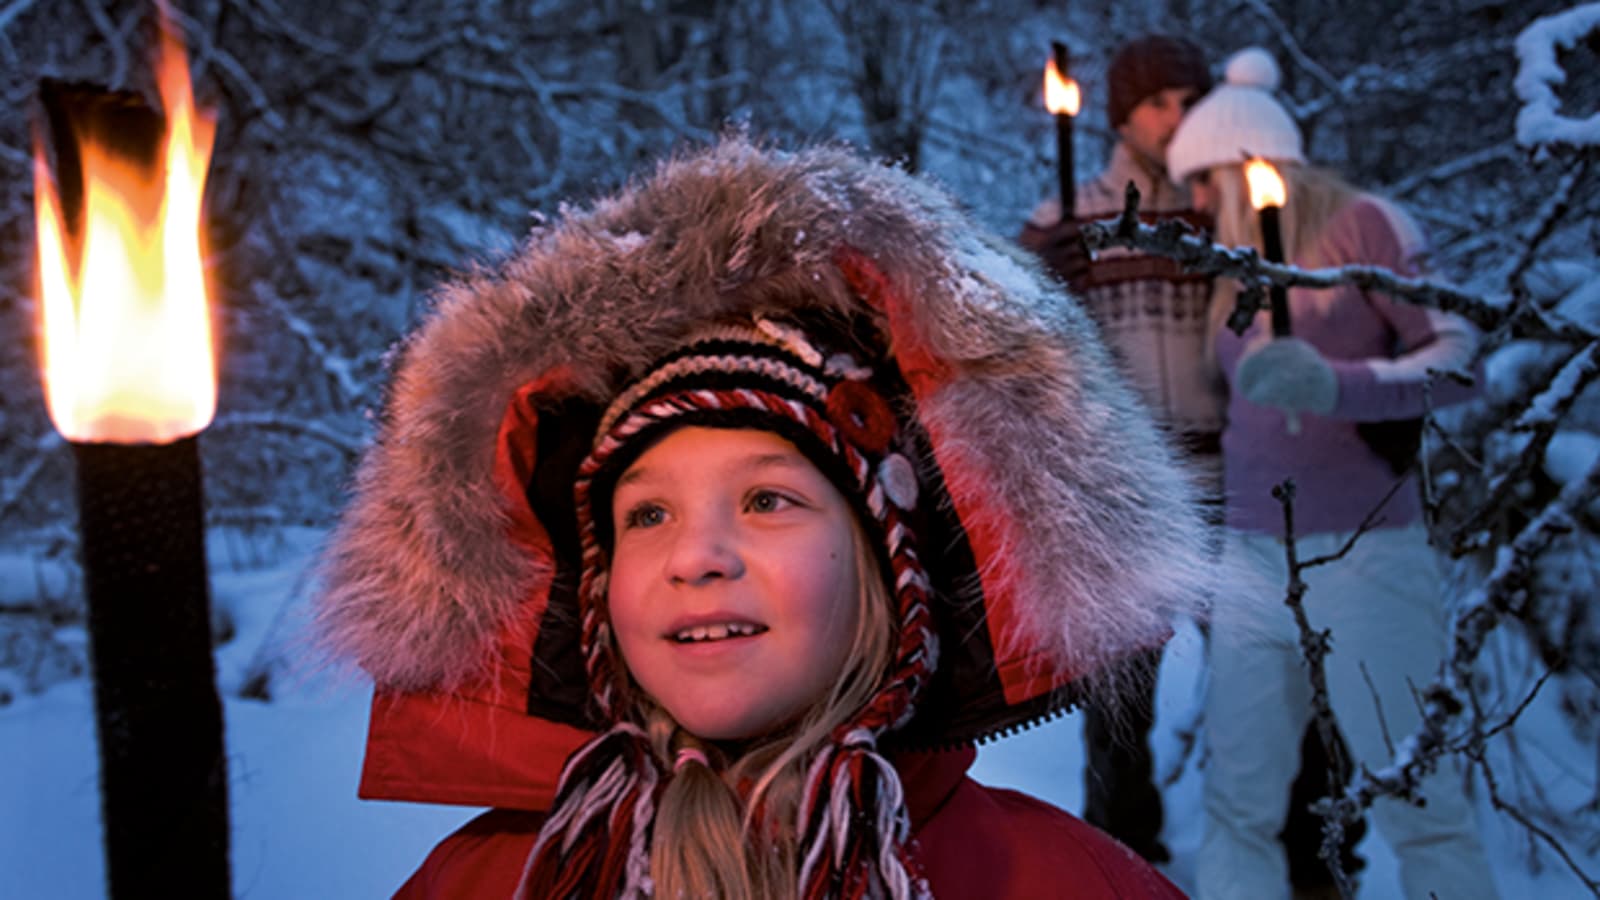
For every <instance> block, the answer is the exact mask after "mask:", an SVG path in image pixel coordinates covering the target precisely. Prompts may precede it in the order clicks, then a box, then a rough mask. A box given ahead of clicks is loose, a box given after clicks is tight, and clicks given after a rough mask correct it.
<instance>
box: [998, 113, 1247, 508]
mask: <svg viewBox="0 0 1600 900" xmlns="http://www.w3.org/2000/svg"><path fill="white" fill-rule="evenodd" d="M1129 181H1132V182H1133V183H1134V185H1135V186H1137V187H1138V189H1139V209H1140V211H1141V218H1144V219H1146V220H1147V221H1154V220H1158V219H1168V218H1174V217H1178V218H1184V219H1188V220H1189V221H1191V222H1193V223H1195V224H1197V225H1199V224H1201V223H1202V221H1203V219H1202V217H1201V216H1200V215H1198V214H1197V213H1195V212H1194V211H1193V210H1192V209H1191V208H1190V206H1189V196H1188V193H1187V192H1186V191H1184V190H1183V189H1182V188H1181V187H1179V186H1177V185H1175V184H1173V183H1172V182H1171V181H1169V180H1168V179H1167V177H1166V174H1165V173H1164V172H1159V171H1151V170H1150V169H1149V168H1146V167H1145V166H1143V165H1141V164H1140V163H1139V161H1138V159H1137V158H1135V156H1134V154H1133V152H1132V151H1131V150H1129V149H1128V147H1127V145H1126V144H1121V143H1119V144H1118V145H1117V146H1116V149H1115V150H1113V151H1112V154H1111V159H1110V160H1109V162H1108V163H1107V165H1106V168H1105V171H1103V172H1101V173H1100V175H1099V176H1098V177H1097V178H1094V179H1093V180H1090V181H1085V182H1082V183H1080V184H1079V185H1078V196H1077V204H1076V209H1075V210H1074V213H1075V217H1076V218H1077V219H1078V220H1080V221H1088V220H1094V219H1105V218H1110V217H1113V216H1116V215H1118V214H1120V213H1121V212H1122V208H1123V204H1124V200H1125V198H1124V194H1125V193H1126V189H1127V184H1128V182H1129ZM1060 219H1061V203H1060V200H1059V199H1057V198H1054V197H1052V198H1050V199H1048V200H1045V201H1044V202H1043V203H1041V204H1039V206H1038V208H1037V209H1035V210H1034V212H1033V216H1032V218H1031V219H1030V220H1029V222H1028V223H1027V225H1025V226H1024V227H1023V231H1022V237H1021V243H1022V244H1023V246H1025V247H1037V246H1039V245H1040V244H1041V243H1043V242H1044V240H1045V238H1046V235H1047V234H1048V229H1049V228H1051V227H1052V226H1054V225H1055V224H1056V223H1058V222H1059V221H1060ZM1077 294H1078V296H1079V299H1081V300H1082V301H1083V304H1084V308H1085V309H1086V310H1087V311H1088V313H1089V315H1090V316H1091V317H1092V318H1093V319H1094V320H1095V322H1096V323H1098V324H1099V326H1100V331H1101V335H1102V336H1103V337H1104V338H1105V341H1106V345H1107V346H1108V347H1109V348H1110V349H1111V352H1112V354H1113V355H1114V356H1115V357H1116V358H1117V360H1118V362H1119V363H1120V364H1121V367H1122V371H1123V373H1124V374H1125V375H1126V376H1127V377H1128V379H1129V380H1130V381H1131V382H1132V384H1133V385H1134V387H1135V388H1136V389H1137V390H1138V391H1139V394H1140V396H1141V397H1142V398H1143V399H1144V401H1145V403H1146V404H1147V405H1148V406H1149V407H1150V409H1151V410H1152V411H1153V412H1154V413H1155V415H1156V418H1157V420H1158V421H1161V422H1162V423H1163V424H1165V425H1166V426H1167V427H1168V428H1169V429H1170V430H1171V431H1172V432H1173V434H1174V437H1175V438H1176V439H1177V440H1178V441H1179V442H1180V443H1181V444H1182V445H1184V446H1185V448H1186V449H1187V450H1188V451H1189V456H1190V460H1191V463H1192V464H1193V466H1194V469H1195V471H1196V475H1197V478H1198V479H1199V482H1200V486H1201V489H1202V490H1203V491H1204V492H1205V493H1206V494H1207V495H1208V496H1215V495H1218V494H1219V493H1220V490H1221V481H1222V468H1221V462H1220V460H1219V458H1218V456H1217V453H1218V449H1219V443H1218V434H1219V432H1220V431H1221V430H1222V417H1223V407H1224V402H1225V398H1224V396H1223V385H1222V382H1221V381H1220V380H1219V379H1218V378H1217V375H1216V371H1215V369H1214V368H1213V367H1212V366H1211V365H1210V363H1209V361H1208V360H1207V354H1206V343H1207V334H1206V330H1207V309H1208V307H1209V303H1210V298H1211V278H1210V276H1208V275H1199V274H1193V273H1188V272H1185V271H1183V269H1182V267H1181V266H1179V265H1178V264H1177V263H1176V262H1174V261H1173V260H1170V259H1167V258H1165V257H1160V256H1151V255H1148V254H1144V253H1138V252H1135V251H1130V250H1125V249H1121V248H1111V249H1108V250H1102V251H1099V252H1098V253H1097V254H1096V255H1095V259H1094V263H1093V264H1092V265H1091V266H1090V269H1089V277H1088V280H1087V283H1086V284H1085V285H1083V286H1082V287H1081V288H1080V289H1079V290H1078V291H1077Z"/></svg>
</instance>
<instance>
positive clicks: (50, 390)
mask: <svg viewBox="0 0 1600 900" xmlns="http://www.w3.org/2000/svg"><path fill="white" fill-rule="evenodd" d="M157 80H158V82H159V85H160V91H161V99H162V104H163V106H164V107H165V113H166V123H167V130H166V134H165V138H164V141H165V143H164V146H163V147H162V148H161V151H160V153H159V154H158V156H157V158H156V160H155V161H154V163H153V164H151V165H143V164H141V163H139V162H137V161H133V160H130V159H128V158H127V157H126V156H124V155H121V154H119V153H118V152H116V150H115V149H114V148H111V147H108V146H105V145H102V144H101V143H99V142H97V141H95V140H94V137H93V135H92V134H83V133H79V134H77V135H75V136H76V138H77V141H78V155H79V157H80V158H81V160H82V169H83V171H82V176H83V196H82V204H83V205H82V215H81V218H77V219H76V220H77V221H80V222H81V223H82V225H81V227H80V228H79V229H78V230H77V234H76V235H75V237H76V239H74V236H72V235H68V233H67V229H66V222H67V220H68V217H67V216H66V215H64V210H63V209H62V200H61V197H60V194H59V193H58V192H57V191H56V189H55V186H54V185H55V180H54V179H53V178H52V177H51V174H50V167H49V165H48V163H47V162H46V160H45V155H44V148H43V143H42V141H40V140H36V141H35V146H34V219H35V225H36V228H37V231H36V233H37V234H38V241H39V303H40V307H41V310H40V319H41V324H42V328H43V332H44V334H43V340H42V345H43V353H42V355H43V360H42V365H43V369H44V383H45V394H46V400H47V404H48V407H49V411H50V418H51V421H53V422H54V423H55V426H56V429H57V430H59V431H60V432H61V433H62V435H64V436H65V437H67V438H68V439H69V440H73V441H83V442H114V443H167V442H170V441H173V440H177V439H179V438H182V437H186V436H188V435H191V434H194V433H196V432H198V431H200V430H201V429H203V428H205V427H206V425H207V424H209V423H210V421H211V418H212V416H213V415H214V414H215V411H216V405H217V384H216V366H215V363H214V361H213V354H212V336H211V322H210V314H209V311H208V308H207V303H206V285H205V275H204V271H203V268H202V252H201V247H200V205H201V197H202V196H203V194H204V192H205V181H206V168H207V165H208V163H209V161H210V157H211V145H212V140H213V138H214V137H215V134H216V121H215V119H214V118H207V117H204V116H202V115H200V114H199V113H198V112H197V110H196V108H195V103H194V97H193V94H192V91H191V87H190V82H189V69H188V62H187V60H186V59H185V57H184V53H183V48H182V47H181V46H180V45H179V44H178V43H177V41H176V40H175V39H174V38H172V37H170V36H164V38H163V40H162V44H161V52H160V57H159V60H158V73H157ZM59 157H60V154H59V152H58V158H59ZM69 247H71V248H74V250H75V251H76V255H77V258H76V259H73V258H70V257H69V252H68V248H69Z"/></svg>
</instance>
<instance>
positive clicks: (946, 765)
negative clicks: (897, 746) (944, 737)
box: [893, 747, 978, 833]
mask: <svg viewBox="0 0 1600 900" xmlns="http://www.w3.org/2000/svg"><path fill="white" fill-rule="evenodd" d="M977 758H978V751H977V750H976V749H974V748H972V747H962V748H960V749H958V750H941V751H938V752H930V753H900V754H895V755H894V757H893V761H894V767H895V768H896V769H897V770H899V772H900V786H901V788H902V789H904V790H905V793H906V812H907V813H909V814H910V816H911V831H912V832H913V833H915V832H916V831H917V830H918V829H920V828H921V827H922V825H923V823H925V822H927V821H928V820H929V819H931V818H933V816H934V814H936V813H938V812H939V810H940V808H942V807H943V806H944V804H945V802H946V801H948V800H949V799H950V795H951V794H953V793H955V790H956V788H957V787H959V786H960V785H961V782H962V781H964V780H965V779H966V777H967V770H968V769H970V768H971V767H972V762H973V760H975V759H977Z"/></svg>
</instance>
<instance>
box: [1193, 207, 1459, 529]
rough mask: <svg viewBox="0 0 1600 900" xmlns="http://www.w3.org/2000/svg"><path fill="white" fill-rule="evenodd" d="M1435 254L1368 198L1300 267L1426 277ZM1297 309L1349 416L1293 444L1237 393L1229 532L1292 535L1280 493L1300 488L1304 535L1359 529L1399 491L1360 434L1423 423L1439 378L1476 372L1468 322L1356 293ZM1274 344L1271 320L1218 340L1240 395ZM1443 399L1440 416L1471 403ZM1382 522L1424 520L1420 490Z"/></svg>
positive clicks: (1306, 425) (1317, 420)
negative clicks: (1433, 375)
mask: <svg viewBox="0 0 1600 900" xmlns="http://www.w3.org/2000/svg"><path fill="white" fill-rule="evenodd" d="M1423 250H1424V244H1423V241H1422V238H1421V234H1420V232H1419V231H1418V230H1417V228H1416V226H1415V225H1414V224H1413V223H1412V222H1411V221H1410V219H1409V218H1408V217H1406V215H1405V214H1404V213H1402V212H1400V211H1399V210H1398V209H1397V208H1395V207H1393V206H1391V205H1390V204H1388V203H1386V202H1383V201H1380V200H1377V199H1376V198H1371V197H1362V198H1360V199H1357V200H1356V201H1354V202H1352V203H1350V204H1349V205H1347V206H1346V207H1345V208H1344V209H1342V210H1340V211H1339V212H1338V213H1336V214H1335V215H1334V217H1333V218H1332V219H1331V220H1330V221H1329V222H1328V224H1327V226H1326V227H1325V228H1324V230H1323V233H1322V235H1321V236H1320V238H1319V239H1318V240H1317V241H1316V243H1315V244H1314V246H1312V247H1311V248H1310V250H1309V251H1308V252H1306V253H1303V254H1301V256H1300V257H1299V258H1297V259H1295V260H1293V263H1294V264H1295V265H1297V266H1299V267H1300V268H1304V269H1321V268H1329V267H1334V266H1341V265H1352V264H1367V265H1376V266H1382V267H1384V268H1388V269H1392V270H1393V271H1395V272H1396V273H1398V274H1401V275H1416V274H1418V270H1417V263H1418V257H1419V255H1420V254H1421V252H1422V251H1423ZM1289 309H1290V315H1291V318H1292V324H1293V331H1294V335H1295V337H1298V338H1301V339H1303V340H1305V341H1307V342H1309V343H1310V344H1311V345H1312V346H1314V347H1316V348H1317V349H1318V350H1319V351H1321V353H1322V355H1323V356H1324V357H1325V358H1327V359H1328V361H1329V362H1331V363H1332V364H1333V369H1334V372H1335V374H1336V375H1337V377H1338V384H1339V401H1338V405H1337V407H1336V408H1335V409H1334V411H1333V413H1332V414H1331V415H1328V416H1317V415H1312V414H1310V413H1301V414H1300V432H1299V434H1295V435H1291V434H1289V432H1288V428H1287V423H1286V420H1285V416H1284V414H1283V413H1282V412H1280V411H1278V410H1276V409H1273V408H1270V407H1264V406H1257V405H1255V404H1254V403H1251V402H1249V401H1248V400H1246V399H1244V397H1243V396H1241V395H1240V394H1239V393H1238V392H1237V391H1233V392H1231V396H1230V398H1229V401H1228V421H1227V425H1226V427H1225V428H1224V430H1223V435H1222V451H1223V452H1222V455H1223V461H1224V463H1223V464H1224V470H1225V472H1224V479H1225V485H1226V490H1227V495H1228V503H1227V522H1228V524H1229V525H1230V526H1232V527H1234V528H1238V529H1241V530H1244V531H1251V532H1257V533H1265V534H1273V535H1279V536H1281V535H1282V534H1283V511H1282V507H1281V506H1280V505H1279V504H1278V501H1277V500H1275V499H1273V497H1272V493H1271V492H1272V487H1273V485H1276V484H1278V483H1279V482H1281V481H1283V480H1284V479H1285V478H1293V479H1294V482H1295V488H1296V501H1295V530H1296V531H1297V532H1298V533H1300V534H1311V533H1315V532H1327V531H1349V530H1354V529H1355V528H1356V527H1357V526H1359V525H1360V524H1361V521H1362V519H1364V518H1365V517H1366V515H1367V514H1368V513H1369V512H1370V511H1371V510H1372V509H1373V507H1374V506H1376V505H1377V503H1378V501H1379V500H1381V499H1382V498H1383V495H1384V493H1385V492H1387V491H1388V490H1389V488H1390V487H1392V486H1393V484H1394V481H1395V475H1394V473H1393V471H1392V470H1391V469H1390V468H1389V465H1388V463H1387V462H1385V461H1384V459H1383V458H1382V457H1380V456H1378V455H1377V454H1376V453H1374V452H1373V451H1372V450H1371V449H1370V448H1369V447H1368V446H1367V445H1366V443H1365V442H1364V441H1363V440H1362V439H1361V436H1360V435H1359V434H1358V433H1357V431H1356V425H1357V424H1358V423H1360V422H1373V421H1383V420H1392V419H1407V418H1414V417H1417V416H1420V415H1422V414H1423V412H1424V410H1425V409H1426V401H1425V398H1424V388H1423V386H1424V384H1425V383H1426V382H1427V380H1428V375H1427V372H1428V370H1429V369H1430V368H1431V369H1441V370H1444V369H1456V370H1464V369H1465V367H1466V366H1467V365H1468V363H1469V362H1470V360H1471V358H1472V354H1473V352H1474V350H1475V349H1476V346H1477V336H1476V333H1475V332H1474V331H1473V329H1472V327H1471V326H1470V325H1469V324H1467V323H1466V322H1465V321H1464V320H1462V319H1460V318H1458V317H1455V316H1450V315H1446V314H1443V313H1439V312H1436V311H1433V310H1428V309H1424V308H1422V307H1419V306H1413V305H1410V304H1407V303H1403V302H1395V301H1392V300H1390V299H1389V298H1388V297H1387V296H1384V295H1382V294H1377V293H1369V292H1366V291H1363V290H1361V289H1360V288H1357V287H1354V286H1351V285H1341V286H1340V287H1338V288H1333V289H1326V290H1321V289H1312V288H1292V289H1291V290H1290V291H1289ZM1270 335H1271V329H1270V326H1269V324H1268V322H1267V314H1266V313H1265V312H1263V313H1262V314H1260V315H1259V316H1257V318H1256V321H1255V322H1254V323H1253V324H1252V325H1251V327H1250V329H1249V330H1248V331H1246V332H1245V334H1244V335H1243V336H1238V335H1235V334H1234V333H1233V332H1232V331H1229V330H1228V329H1223V330H1222V332H1221V333H1220V334H1219V335H1218V336H1217V361H1218V363H1219V364H1220V366H1221V368H1222V371H1223V374H1224V375H1225V376H1226V378H1227V379H1228V381H1229V382H1230V384H1231V382H1232V380H1233V375H1234V371H1235V369H1236V368H1237V367H1238V364H1239V360H1240V359H1241V358H1242V357H1243V355H1244V352H1245V350H1246V349H1247V348H1250V347H1253V346H1254V345H1255V344H1257V343H1259V342H1262V341H1265V340H1268V339H1269V338H1270ZM1432 392H1433V398H1432V402H1433V405H1434V406H1435V407H1439V406H1444V405H1446V404H1449V403H1454V402H1458V401H1460V400H1463V399H1466V398H1467V397H1468V396H1470V394H1471V391H1470V389H1466V388H1463V387H1461V386H1459V385H1458V384H1456V383H1455V382H1454V381H1451V380H1448V379H1435V380H1434V382H1433V389H1432ZM1412 481H1413V482H1414V477H1413V478H1412ZM1382 515H1383V517H1382V521H1381V523H1380V527H1391V528H1393V527H1400V526H1403V525H1408V524H1410V523H1412V522H1415V521H1417V520H1418V519H1419V518H1420V516H1421V497H1420V495H1419V492H1418V490H1417V488H1416V485H1415V484H1414V483H1413V484H1408V485H1406V486H1404V487H1402V488H1401V489H1400V490H1399V491H1398V492H1397V493H1396V494H1395V496H1394V497H1393V498H1392V499H1391V500H1390V501H1389V503H1388V505H1387V506H1386V507H1385V508H1384V512H1383V514H1382Z"/></svg>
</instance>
